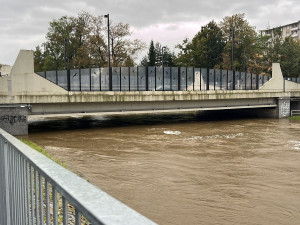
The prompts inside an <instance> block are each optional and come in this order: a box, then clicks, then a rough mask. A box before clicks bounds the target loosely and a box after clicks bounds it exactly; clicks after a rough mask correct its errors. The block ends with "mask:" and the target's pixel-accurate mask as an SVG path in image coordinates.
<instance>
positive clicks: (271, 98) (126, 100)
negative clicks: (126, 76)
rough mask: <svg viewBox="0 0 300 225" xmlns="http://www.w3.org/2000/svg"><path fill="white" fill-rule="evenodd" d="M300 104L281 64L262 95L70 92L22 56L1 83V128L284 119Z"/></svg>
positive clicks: (28, 54) (298, 91)
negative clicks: (55, 118) (193, 117)
mask: <svg viewBox="0 0 300 225" xmlns="http://www.w3.org/2000/svg"><path fill="white" fill-rule="evenodd" d="M257 87H258V86H257ZM208 89H209V88H208ZM233 89H234V88H233ZM299 99H300V84H297V83H295V82H291V81H286V80H284V78H283V75H282V72H281V69H280V65H279V64H276V63H274V64H273V68H272V78H271V79H270V80H269V81H267V82H266V83H265V84H263V85H262V86H260V87H259V88H258V89H257V90H224V89H219V90H201V91H199V90H194V89H193V90H189V89H188V88H187V90H185V91H68V90H66V89H64V88H62V87H60V86H58V85H56V84H54V83H53V82H51V81H49V80H47V79H45V78H43V77H42V76H40V75H38V74H36V73H35V72H34V61H33V51H29V50H21V51H20V53H19V55H18V57H17V59H16V61H15V63H14V65H13V67H12V69H11V71H10V74H9V75H8V76H2V77H0V127H2V128H4V129H5V130H7V131H9V132H10V133H13V134H20V133H26V132H27V129H28V128H27V115H35V114H58V113H60V114H61V113H83V112H84V113H88V112H133V111H137V112H138V111H148V112H150V111H152V112H153V111H155V112H158V111H159V112H164V111H166V110H167V111H203V110H229V109H251V110H254V109H259V110H258V111H257V112H258V113H260V114H261V115H262V116H268V117H277V118H282V117H287V116H289V115H290V110H291V109H300V103H299Z"/></svg>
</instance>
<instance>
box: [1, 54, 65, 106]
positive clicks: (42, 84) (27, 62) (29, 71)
mask: <svg viewBox="0 0 300 225" xmlns="http://www.w3.org/2000/svg"><path fill="white" fill-rule="evenodd" d="M33 53H34V52H33V51H32V50H21V51H20V53H19V55H18V57H17V59H16V61H15V63H14V65H13V67H12V69H11V73H10V77H11V87H12V96H13V97H12V102H10V101H9V99H8V98H7V99H5V98H3V97H2V98H1V99H0V100H1V101H0V103H1V104H7V103H16V100H15V99H14V98H15V96H26V95H36V96H39V95H42V96H43V95H52V94H53V93H55V94H57V95H59V94H66V93H68V92H67V91H66V90H64V89H63V88H61V87H59V86H57V85H55V84H53V83H51V82H50V81H48V80H46V79H44V78H43V77H41V76H39V75H37V74H35V73H34V58H33ZM0 88H1V89H0V95H2V96H7V95H8V89H9V88H8V81H7V78H5V79H0ZM21 98H22V97H21ZM17 99H18V97H17ZM18 100H19V99H18ZM23 102H24V101H23Z"/></svg>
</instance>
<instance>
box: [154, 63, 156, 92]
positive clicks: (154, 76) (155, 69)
mask: <svg viewBox="0 0 300 225" xmlns="http://www.w3.org/2000/svg"><path fill="white" fill-rule="evenodd" d="M154 90H155V91H156V66H155V67H154Z"/></svg>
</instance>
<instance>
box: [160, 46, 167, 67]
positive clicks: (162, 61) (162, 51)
mask: <svg viewBox="0 0 300 225" xmlns="http://www.w3.org/2000/svg"><path fill="white" fill-rule="evenodd" d="M165 49H166V46H163V47H162V48H161V66H162V67H164V53H165V51H164V50H165Z"/></svg>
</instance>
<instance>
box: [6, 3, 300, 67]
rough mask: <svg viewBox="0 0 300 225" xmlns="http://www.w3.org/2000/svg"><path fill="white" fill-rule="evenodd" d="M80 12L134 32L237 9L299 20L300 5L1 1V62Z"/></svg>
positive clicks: (251, 15)
mask: <svg viewBox="0 0 300 225" xmlns="http://www.w3.org/2000/svg"><path fill="white" fill-rule="evenodd" d="M82 10H85V11H88V12H90V13H91V14H93V15H104V14H106V13H110V17H111V19H112V20H113V22H124V23H129V24H130V25H131V26H132V27H134V28H135V30H137V31H140V30H142V29H145V28H147V27H150V26H153V25H158V24H167V25H166V26H165V27H166V28H165V29H167V30H172V31H176V30H177V29H178V28H177V24H179V23H189V22H193V24H199V29H200V28H201V26H202V25H205V23H206V22H208V21H210V20H215V21H216V22H219V21H220V20H222V18H223V17H225V16H230V15H232V14H235V13H246V18H247V19H248V20H249V21H250V24H251V25H253V26H256V27H257V29H264V28H266V26H267V25H268V23H270V25H271V27H273V26H278V25H283V24H287V23H292V22H296V21H298V20H299V11H300V6H298V1H297V0H288V1H287V0H272V1H271V0H251V1H248V0H247V1H245V0H205V1H204V0H189V1H182V0H85V1H77V0H73V1H71V0H63V1H61V0H52V1H45V0H26V1H17V0H1V8H0V11H1V20H0V50H1V52H5V54H0V63H1V62H2V63H3V62H5V63H10V64H12V63H13V61H14V59H15V57H16V54H15V55H11V54H13V53H15V52H18V51H19V48H25V49H26V48H27V49H34V48H35V46H36V45H38V44H41V43H42V42H43V41H44V39H43V38H41V37H45V35H46V33H47V30H48V27H49V22H50V21H52V20H53V19H58V18H60V17H61V16H64V15H68V16H76V15H77V14H78V13H79V12H80V11H82ZM196 29H198V27H197V28H196ZM178 32H180V31H178ZM153 35H154V34H153ZM180 35H181V36H182V34H178V37H180V38H181V36H180ZM139 36H141V34H140V35H139ZM159 37H160V38H163V37H162V35H160V36H159ZM151 38H152V37H149V36H148V37H145V40H149V39H151ZM154 38H155V37H154ZM190 38H192V37H190ZM166 40H167V39H166ZM161 41H164V40H161ZM181 41H182V40H180V39H178V43H179V42H181ZM11 43H15V44H11ZM15 49H16V50H15Z"/></svg>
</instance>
